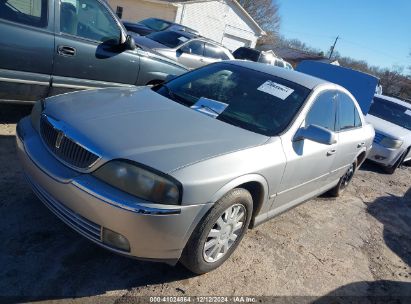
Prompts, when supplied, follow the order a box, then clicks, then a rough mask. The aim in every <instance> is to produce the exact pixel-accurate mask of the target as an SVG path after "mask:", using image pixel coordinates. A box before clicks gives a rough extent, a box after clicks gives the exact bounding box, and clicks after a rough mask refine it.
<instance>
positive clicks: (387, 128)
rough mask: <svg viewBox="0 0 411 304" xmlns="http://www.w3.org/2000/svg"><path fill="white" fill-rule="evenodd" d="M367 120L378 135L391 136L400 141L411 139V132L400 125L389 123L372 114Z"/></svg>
mask: <svg viewBox="0 0 411 304" xmlns="http://www.w3.org/2000/svg"><path fill="white" fill-rule="evenodd" d="M365 119H366V120H367V122H369V123H370V124H372V125H373V127H374V129H375V131H376V132H378V133H381V134H384V135H389V136H390V137H393V138H398V139H404V138H410V139H411V131H410V130H408V129H405V128H403V127H401V126H399V125H396V124H393V123H391V122H389V121H386V120H384V119H381V118H378V117H376V116H373V115H371V114H368V115H367V116H366V117H365Z"/></svg>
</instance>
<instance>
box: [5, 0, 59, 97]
mask: <svg viewBox="0 0 411 304" xmlns="http://www.w3.org/2000/svg"><path fill="white" fill-rule="evenodd" d="M53 7H54V1H48V0H0V99H2V100H8V101H34V100H37V99H40V98H42V97H45V96H46V95H47V93H48V90H49V84H50V78H51V72H52V62H53V49H54V30H53V26H54V24H53V22H54V10H53Z"/></svg>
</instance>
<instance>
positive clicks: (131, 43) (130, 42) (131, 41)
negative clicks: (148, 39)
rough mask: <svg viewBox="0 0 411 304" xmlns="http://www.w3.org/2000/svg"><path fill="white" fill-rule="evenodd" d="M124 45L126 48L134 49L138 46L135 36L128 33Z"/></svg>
mask: <svg viewBox="0 0 411 304" xmlns="http://www.w3.org/2000/svg"><path fill="white" fill-rule="evenodd" d="M123 46H124V49H125V50H131V51H132V50H134V49H135V48H136V43H135V41H134V38H133V37H131V36H130V35H127V38H126V41H124V43H123Z"/></svg>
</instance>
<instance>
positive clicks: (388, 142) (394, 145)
mask: <svg viewBox="0 0 411 304" xmlns="http://www.w3.org/2000/svg"><path fill="white" fill-rule="evenodd" d="M380 144H381V145H382V146H384V147H386V148H389V149H398V148H399V147H401V146H402V144H403V141H402V140H400V139H394V138H391V137H384V138H383V139H382V140H381V142H380Z"/></svg>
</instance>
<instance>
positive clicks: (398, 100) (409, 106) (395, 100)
mask: <svg viewBox="0 0 411 304" xmlns="http://www.w3.org/2000/svg"><path fill="white" fill-rule="evenodd" d="M374 96H375V97H378V98H381V99H385V100H388V101H391V102H393V103H396V104H399V105H402V106H404V107H406V108H409V109H411V104H410V103H408V102H406V101H403V100H401V99H398V98H394V97H390V96H386V95H379V94H375V95H374Z"/></svg>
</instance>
